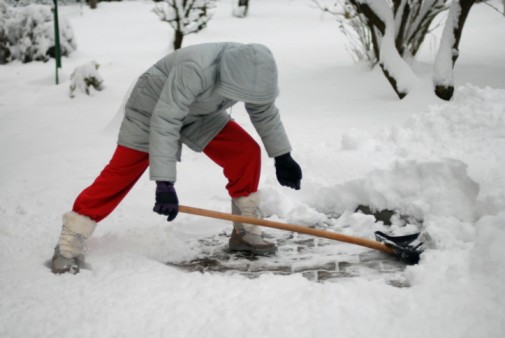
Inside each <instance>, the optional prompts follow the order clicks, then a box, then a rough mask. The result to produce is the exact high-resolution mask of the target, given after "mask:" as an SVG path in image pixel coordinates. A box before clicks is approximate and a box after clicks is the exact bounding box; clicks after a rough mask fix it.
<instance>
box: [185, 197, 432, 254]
mask: <svg viewBox="0 0 505 338" xmlns="http://www.w3.org/2000/svg"><path fill="white" fill-rule="evenodd" d="M179 212H182V213H185V214H191V215H198V216H205V217H211V218H217V219H223V220H227V221H233V222H242V223H249V224H255V225H260V226H265V227H269V228H274V229H280V230H286V231H293V232H298V233H302V234H306V235H311V236H316V237H322V238H328V239H333V240H336V241H340V242H345V243H350V244H356V245H360V246H364V247H367V248H370V249H375V250H379V251H382V252H385V253H388V254H390V255H394V256H396V257H398V258H399V259H400V260H402V261H404V262H405V263H407V264H417V263H418V262H419V258H420V257H419V256H420V255H421V253H422V252H423V250H422V249H421V245H422V243H417V244H414V243H415V241H416V239H417V237H418V236H419V234H412V235H407V236H389V235H386V234H384V233H382V232H380V231H377V232H375V238H376V240H377V241H373V240H370V239H366V238H361V237H354V236H349V235H344V234H338V233H334V232H329V231H324V230H318V229H313V228H307V227H303V226H300V225H295V224H288V223H281V222H275V221H270V220H266V219H261V218H254V217H249V216H241V215H233V214H227V213H224V212H219V211H213V210H207V209H200V208H193V207H188V206H185V205H179Z"/></svg>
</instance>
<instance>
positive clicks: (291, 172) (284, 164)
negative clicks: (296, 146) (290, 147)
mask: <svg viewBox="0 0 505 338" xmlns="http://www.w3.org/2000/svg"><path fill="white" fill-rule="evenodd" d="M275 173H276V175H277V180H278V181H279V183H280V184H281V185H283V186H286V187H290V188H293V189H295V190H300V181H301V180H302V169H301V168H300V166H299V165H298V163H296V161H295V160H293V158H292V157H291V154H290V153H287V154H284V155H281V156H277V157H276V158H275Z"/></svg>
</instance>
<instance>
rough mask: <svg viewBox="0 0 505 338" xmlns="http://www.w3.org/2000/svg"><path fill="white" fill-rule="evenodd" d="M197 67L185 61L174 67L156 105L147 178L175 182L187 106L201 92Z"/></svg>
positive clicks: (201, 82) (150, 136) (201, 87)
mask: <svg viewBox="0 0 505 338" xmlns="http://www.w3.org/2000/svg"><path fill="white" fill-rule="evenodd" d="M200 74H201V73H200V71H199V68H198V66H197V65H196V64H195V63H193V62H185V63H182V64H179V65H177V66H176V67H174V68H173V69H172V70H171V71H170V74H169V76H168V78H167V82H166V83H165V85H164V87H163V89H162V91H161V95H160V98H159V100H158V102H157V103H156V106H155V108H154V111H153V114H152V117H151V125H150V135H149V165H150V178H151V180H155V181H170V182H175V181H176V179H177V172H176V163H177V154H178V152H179V147H180V146H181V143H180V131H181V128H182V124H183V120H184V118H185V117H186V116H187V115H188V113H189V109H190V106H191V104H192V103H193V102H194V101H195V98H196V97H197V96H198V95H199V94H200V93H201V92H202V90H203V80H202V77H201V75H200Z"/></svg>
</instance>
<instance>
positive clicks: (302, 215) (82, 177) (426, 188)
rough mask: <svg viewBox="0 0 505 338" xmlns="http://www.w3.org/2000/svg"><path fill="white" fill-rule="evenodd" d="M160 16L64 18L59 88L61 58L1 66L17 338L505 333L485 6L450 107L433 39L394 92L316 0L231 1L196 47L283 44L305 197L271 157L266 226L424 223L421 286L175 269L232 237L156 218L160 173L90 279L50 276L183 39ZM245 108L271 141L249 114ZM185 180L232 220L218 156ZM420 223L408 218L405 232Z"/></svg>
mask: <svg viewBox="0 0 505 338" xmlns="http://www.w3.org/2000/svg"><path fill="white" fill-rule="evenodd" d="M497 4H499V2H497ZM152 8H153V3H152V2H151V1H140V0H139V1H129V2H119V3H118V2H112V3H100V4H99V8H98V10H95V11H91V10H89V9H88V8H87V7H84V8H82V7H80V6H77V5H76V6H61V7H60V13H61V15H62V16H66V17H67V18H68V20H69V22H70V23H71V25H72V27H73V31H74V34H75V38H76V40H77V45H78V49H77V50H76V51H75V52H73V53H72V54H71V55H70V56H69V57H68V58H63V60H62V63H63V69H62V70H61V74H60V85H55V84H54V62H48V63H42V62H36V63H28V64H22V63H20V62H18V61H16V62H13V63H10V64H8V65H2V66H0V79H1V80H0V117H1V121H2V123H0V144H1V147H0V158H1V159H2V160H1V161H2V162H1V163H2V165H1V166H0V216H1V217H0V219H1V221H0V276H1V277H0V293H1V295H2V296H1V297H2V300H1V302H0V336H1V337H69V336H74V337H140V336H146V337H152V336H160V337H237V336H242V337H336V336H339V337H372V336H374V337H375V336H377V337H458V338H459V337H502V336H503V335H504V334H505V322H504V321H503V318H505V286H504V284H503V280H504V279H505V264H504V263H503V262H504V261H505V245H503V243H504V242H505V225H504V224H505V155H504V152H503V149H504V146H505V80H504V78H503V74H504V73H505V65H504V64H503V62H502V61H503V55H505V46H504V45H503V44H496V43H495V42H496V39H497V37H498V36H499V33H500V32H502V31H503V29H504V28H505V20H503V17H502V16H500V15H499V14H498V13H496V12H495V11H492V10H491V9H490V8H489V7H488V6H482V5H476V6H474V8H473V9H472V11H471V12H470V15H469V18H468V21H467V23H466V25H465V32H464V34H463V39H462V41H461V44H460V51H461V55H460V57H459V59H458V62H457V64H456V68H455V70H454V81H455V87H456V91H455V97H454V99H453V100H452V101H451V102H445V101H441V100H439V99H437V98H436V97H435V95H434V94H433V93H432V85H431V84H430V81H431V80H430V79H431V69H430V67H428V64H431V60H432V59H433V58H434V55H433V53H434V51H433V50H431V49H430V48H429V45H430V44H429V43H427V46H426V47H425V48H424V49H423V50H422V51H421V55H420V58H421V61H423V62H424V61H426V62H427V63H419V64H418V65H417V67H416V68H415V69H416V71H418V72H419V74H418V76H419V77H420V78H421V80H422V81H423V83H422V84H419V85H418V86H416V87H415V88H414V90H412V91H411V92H410V93H409V95H408V96H407V97H406V98H405V99H403V100H398V98H397V97H396V94H395V93H394V91H393V90H392V88H391V87H390V85H389V84H388V83H387V80H386V79H385V78H384V76H383V75H382V73H381V71H380V69H374V70H373V71H369V69H368V68H367V67H365V66H363V65H354V64H353V63H352V60H351V57H350V56H349V55H348V54H347V53H346V52H345V44H346V41H345V39H344V37H343V36H341V35H340V34H339V31H338V27H337V24H336V22H335V21H334V18H333V17H331V16H330V15H323V16H322V15H321V13H320V12H319V11H318V10H316V9H314V8H312V7H311V5H310V1H308V0H277V1H271V0H270V1H268V0H255V1H253V2H252V3H251V6H250V8H249V13H248V17H247V18H242V19H238V18H235V17H233V16H232V13H231V11H232V4H231V2H228V1H219V2H218V6H217V8H216V14H215V15H214V17H213V19H212V20H211V21H210V22H209V24H208V27H207V28H206V29H205V30H203V31H201V32H200V33H198V34H192V35H189V36H187V37H186V38H185V39H184V42H183V45H190V44H196V43H201V42H208V41H228V40H229V41H240V42H259V43H264V44H266V45H268V46H269V47H270V48H271V49H272V51H273V53H274V55H275V57H276V59H277V61H278V65H279V74H280V90H281V94H280V97H279V100H278V106H279V108H280V110H281V113H282V119H283V121H284V123H285V127H286V129H287V131H288V134H289V136H290V139H291V142H292V144H293V148H294V151H293V157H294V158H295V159H296V160H297V161H298V162H299V163H300V165H301V166H302V169H303V173H304V178H303V181H302V189H301V190H300V191H293V190H289V189H287V188H283V187H281V186H279V185H278V183H277V182H276V179H275V173H274V169H273V162H272V160H271V159H268V158H267V156H266V154H263V156H264V158H263V172H262V178H261V185H260V186H261V189H262V193H263V197H264V200H263V204H262V207H263V209H264V212H265V214H267V215H269V216H270V217H271V218H272V219H279V220H281V221H287V222H292V223H296V224H301V225H312V224H314V223H322V222H326V223H328V224H330V225H331V226H332V227H333V228H334V229H340V230H341V232H344V233H349V234H352V235H357V236H361V237H369V238H372V236H373V232H374V231H375V230H377V229H386V227H385V226H384V225H382V224H381V223H375V222H374V221H373V219H371V218H370V216H366V215H363V214H360V213H355V212H354V208H355V207H356V206H357V205H359V204H365V205H370V206H374V207H377V208H383V207H386V208H391V209H398V210H400V211H401V212H402V213H405V214H408V215H410V216H412V217H414V218H418V219H422V220H423V231H425V232H426V233H428V234H429V236H430V237H431V239H432V241H433V243H432V244H433V248H431V249H428V250H427V251H426V252H425V253H424V254H423V255H422V257H421V262H420V264H418V265H415V266H409V267H407V269H406V270H405V271H404V272H401V274H402V278H405V279H406V280H407V281H408V284H409V285H410V286H409V287H404V288H398V287H395V286H392V285H390V284H388V283H386V281H385V278H381V277H378V278H377V277H374V278H372V277H370V276H367V275H363V276H359V277H352V278H341V279H337V280H333V281H328V282H313V281H310V280H308V279H306V278H304V277H302V276H301V275H300V274H292V275H288V276H280V275H274V274H266V275H262V276H261V277H259V278H257V279H248V278H246V277H243V276H240V275H234V274H220V273H203V274H202V273H198V272H193V273H190V272H185V271H181V270H178V269H176V268H174V267H170V266H167V265H165V264H164V263H165V262H167V261H169V260H170V261H175V260H177V259H185V258H187V257H192V255H193V254H194V253H195V250H197V245H198V240H199V239H202V238H205V237H209V236H213V235H215V234H217V233H220V232H223V231H229V230H230V225H229V224H228V223H227V222H224V221H219V220H211V219H204V218H202V217H198V216H189V215H182V214H181V215H179V216H178V217H177V219H176V220H175V221H174V222H171V223H167V222H166V221H165V219H164V218H163V217H160V216H159V215H157V214H155V213H153V212H152V211H151V209H152V205H153V201H154V184H153V182H151V181H149V179H148V177H147V176H144V177H142V178H141V180H140V181H139V183H138V184H137V185H136V186H135V187H134V189H133V190H132V191H131V193H130V194H129V195H128V196H127V197H126V199H125V200H124V201H123V203H122V204H121V205H120V206H119V207H118V208H117V209H116V210H115V211H114V212H113V213H112V214H111V215H110V217H108V218H107V219H106V220H104V221H102V222H100V223H99V225H98V227H97V230H96V232H95V234H94V235H93V237H92V238H91V239H90V240H89V241H88V246H89V251H88V254H87V259H86V261H87V264H89V267H90V268H89V269H83V270H81V272H80V273H79V274H78V275H60V276H56V275H53V274H52V273H51V272H50V271H49V269H48V268H47V266H46V265H45V264H46V262H47V260H48V259H49V258H50V257H51V255H52V251H53V248H54V245H55V244H56V240H57V237H58V235H59V230H60V227H61V215H62V214H63V213H64V212H66V211H68V210H69V209H70V208H71V207H72V203H73V200H74V198H75V197H76V196H77V194H78V193H79V192H80V191H81V190H82V189H83V188H85V187H86V186H87V185H89V184H90V183H91V182H92V180H93V179H94V178H95V177H96V175H97V174H98V173H99V172H100V170H101V169H102V168H103V166H104V165H105V164H106V163H107V161H108V160H109V158H110V155H111V154H112V151H113V150H114V147H115V142H116V136H117V121H116V122H114V121H115V118H116V119H117V116H118V114H119V113H118V112H119V111H120V106H121V103H122V102H123V101H124V97H125V94H126V93H127V92H128V90H129V88H130V87H131V84H132V83H133V82H134V81H135V79H136V77H137V76H138V75H139V74H140V73H141V72H142V71H143V70H144V69H146V68H147V67H149V66H150V65H151V64H152V63H154V62H155V61H156V60H158V59H159V58H160V57H162V56H163V55H164V54H165V53H167V52H168V51H169V48H170V46H171V37H172V32H171V31H170V27H169V25H167V24H166V23H163V22H161V21H160V20H158V19H157V18H156V16H155V14H154V13H152V11H151V10H152ZM436 34H438V36H440V34H442V32H440V31H438V32H437V33H436ZM493 42H494V43H493ZM92 60H96V62H98V63H99V64H100V70H99V71H100V74H101V76H102V77H103V79H104V87H105V88H104V90H103V91H100V92H95V91H92V92H91V93H90V94H91V95H89V96H88V95H85V94H84V93H81V92H76V96H75V98H73V99H72V98H69V96H68V90H69V89H68V87H69V84H70V74H71V73H72V72H73V70H74V69H75V68H76V67H78V66H80V65H82V64H85V63H87V62H90V61H92ZM231 114H232V116H233V118H235V120H236V121H237V122H238V123H240V124H241V125H243V126H244V127H245V128H246V129H247V130H248V131H250V132H251V135H253V136H254V137H255V138H256V139H258V138H257V135H256V134H255V132H254V129H253V127H252V125H251V124H250V122H249V121H248V118H247V115H246V113H245V110H244V108H243V105H237V106H236V107H234V108H233V109H232V111H231ZM178 172H179V179H178V182H177V185H176V189H177V192H178V194H179V199H180V200H181V201H182V202H183V203H184V204H187V205H191V206H195V207H202V208H207V209H214V210H219V211H226V212H227V211H229V204H230V202H229V198H228V196H227V193H226V190H225V189H224V185H225V184H226V182H225V179H224V178H223V177H222V173H221V170H220V168H218V167H217V166H216V165H214V164H213V163H212V162H211V161H210V160H209V159H207V158H206V157H205V156H204V155H202V154H196V153H194V152H192V151H190V150H189V149H184V151H183V162H181V163H180V164H179V169H178ZM336 214H342V217H341V218H339V219H336V218H332V217H331V216H332V215H336ZM349 224H351V226H349ZM417 227H418V224H416V223H415V222H412V223H409V224H407V225H404V224H400V223H399V222H398V223H396V222H395V223H394V224H393V225H392V229H393V230H394V231H395V233H399V234H400V233H409V232H410V231H413V230H417ZM266 231H267V232H269V233H272V234H273V235H277V234H279V230H268V229H267V230H266ZM340 247H342V248H347V247H348V248H349V249H348V250H349V252H355V251H359V252H364V251H367V250H368V249H365V248H357V247H354V246H351V245H348V246H344V245H342V246H340Z"/></svg>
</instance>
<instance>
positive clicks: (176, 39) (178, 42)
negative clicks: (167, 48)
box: [174, 30, 184, 50]
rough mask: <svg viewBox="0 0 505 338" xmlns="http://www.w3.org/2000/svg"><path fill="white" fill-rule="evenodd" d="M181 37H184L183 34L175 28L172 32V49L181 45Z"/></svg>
mask: <svg viewBox="0 0 505 338" xmlns="http://www.w3.org/2000/svg"><path fill="white" fill-rule="evenodd" d="M182 39H184V34H182V32H181V31H179V30H176V31H175V33H174V50H177V49H180V48H181V47H182Z"/></svg>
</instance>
